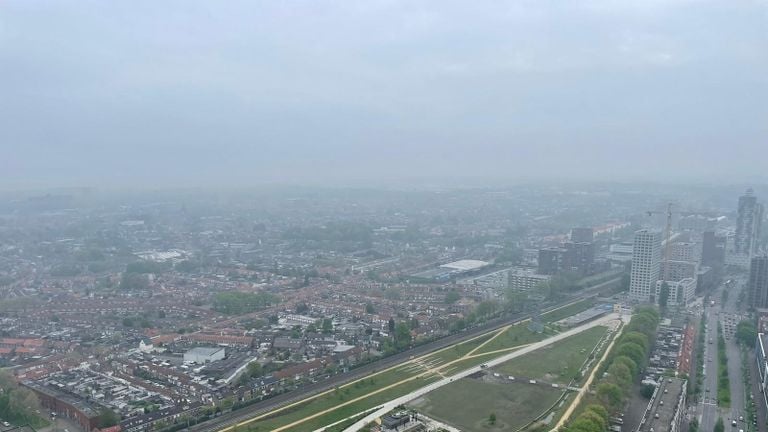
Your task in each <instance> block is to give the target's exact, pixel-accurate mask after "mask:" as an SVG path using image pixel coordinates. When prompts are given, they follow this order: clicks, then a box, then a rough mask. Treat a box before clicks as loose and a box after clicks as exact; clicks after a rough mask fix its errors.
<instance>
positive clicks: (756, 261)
mask: <svg viewBox="0 0 768 432" xmlns="http://www.w3.org/2000/svg"><path fill="white" fill-rule="evenodd" d="M747 289H748V291H747V292H748V293H749V305H750V307H753V308H758V309H764V308H768V256H759V257H754V258H752V261H751V263H750V265H749V283H748V284H747Z"/></svg>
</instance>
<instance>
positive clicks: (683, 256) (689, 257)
mask: <svg viewBox="0 0 768 432" xmlns="http://www.w3.org/2000/svg"><path fill="white" fill-rule="evenodd" d="M700 256H701V250H700V245H699V244H698V243H693V242H674V243H672V244H670V245H669V259H671V260H675V261H691V262H698V261H699V258H700Z"/></svg>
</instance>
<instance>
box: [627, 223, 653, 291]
mask: <svg viewBox="0 0 768 432" xmlns="http://www.w3.org/2000/svg"><path fill="white" fill-rule="evenodd" d="M660 273H661V233H660V232H658V231H653V230H648V229H643V230H640V231H637V232H635V242H634V245H633V246H632V271H631V273H630V281H629V298H630V299H631V300H634V301H638V302H651V303H653V302H655V301H656V298H655V297H656V296H655V294H656V281H658V280H659V276H660Z"/></svg>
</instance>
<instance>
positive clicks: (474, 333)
mask: <svg viewBox="0 0 768 432" xmlns="http://www.w3.org/2000/svg"><path fill="white" fill-rule="evenodd" d="M608 282H615V281H613V280H612V281H608ZM605 284H606V283H603V284H599V285H597V286H595V287H593V288H590V289H587V290H584V291H581V292H580V293H578V294H574V295H572V296H569V297H568V298H567V299H566V300H564V301H561V302H558V303H551V302H548V303H547V304H546V305H545V307H544V308H542V311H541V312H542V313H547V312H550V311H553V310H555V309H558V308H562V307H564V306H567V305H569V304H571V303H574V302H576V301H580V300H583V299H585V298H590V297H594V296H596V294H594V292H595V291H598V290H599V289H601V288H602V287H603V286H604V285H605ZM529 318H530V314H528V313H518V314H514V315H509V316H505V317H501V318H495V319H493V320H490V321H488V322H486V323H484V324H482V325H479V326H475V327H472V328H470V329H469V330H466V331H464V332H461V333H456V334H452V335H449V336H446V337H443V338H440V339H438V340H435V341H433V342H429V343H427V344H424V345H420V346H417V347H414V348H411V349H409V350H406V351H402V352H400V353H397V354H394V355H391V356H389V357H385V358H383V359H380V360H377V361H375V362H373V363H369V364H366V365H363V366H360V367H358V368H355V369H352V370H350V371H348V372H345V373H341V374H338V375H334V376H332V377H330V378H328V379H326V380H323V381H320V382H316V383H312V384H308V385H305V386H302V387H301V388H299V389H297V390H293V391H290V392H287V393H283V394H281V395H278V396H275V397H272V398H269V399H266V400H263V401H261V402H257V403H255V404H253V405H251V406H249V407H247V408H242V409H240V410H237V411H232V412H229V413H225V414H223V415H221V416H219V417H216V418H215V419H211V420H208V421H206V422H204V423H200V424H198V425H194V426H191V427H190V428H188V429H187V430H189V431H192V432H215V431H218V430H221V429H224V428H227V427H230V426H233V425H236V424H238V423H241V422H243V421H246V420H249V419H251V418H253V417H257V416H260V415H263V414H266V413H268V412H270V411H274V410H277V409H279V408H281V407H284V406H286V405H289V404H293V403H296V402H300V401H302V400H305V399H308V398H310V397H312V396H315V395H317V394H319V393H323V392H325V391H328V390H331V389H333V388H334V387H337V386H340V385H344V384H347V383H349V382H352V381H355V380H357V379H360V378H362V377H365V376H367V375H369V374H371V373H375V372H378V371H380V370H383V369H386V368H389V367H392V366H395V365H397V364H399V363H402V362H403V361H406V360H408V359H410V358H412V357H419V356H423V355H426V354H429V353H431V352H433V351H437V350H439V349H442V348H445V347H448V346H451V345H454V344H457V343H460V342H463V341H465V340H468V339H472V338H475V337H478V336H481V335H483V334H485V333H489V332H492V331H495V330H498V329H499V328H501V327H504V326H505V325H508V324H510V323H516V322H520V321H524V320H526V319H529Z"/></svg>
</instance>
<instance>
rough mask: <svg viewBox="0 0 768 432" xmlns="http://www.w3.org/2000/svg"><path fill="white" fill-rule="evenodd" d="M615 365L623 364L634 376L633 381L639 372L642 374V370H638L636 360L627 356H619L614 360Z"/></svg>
mask: <svg viewBox="0 0 768 432" xmlns="http://www.w3.org/2000/svg"><path fill="white" fill-rule="evenodd" d="M613 364H623V365H624V366H626V367H627V368H628V369H629V371H630V373H631V374H632V378H633V379H634V377H636V376H637V374H638V372H640V370H639V369H638V368H637V363H635V361H634V360H632V359H631V358H629V357H627V356H623V355H622V356H617V357H616V358H614V359H613Z"/></svg>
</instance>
